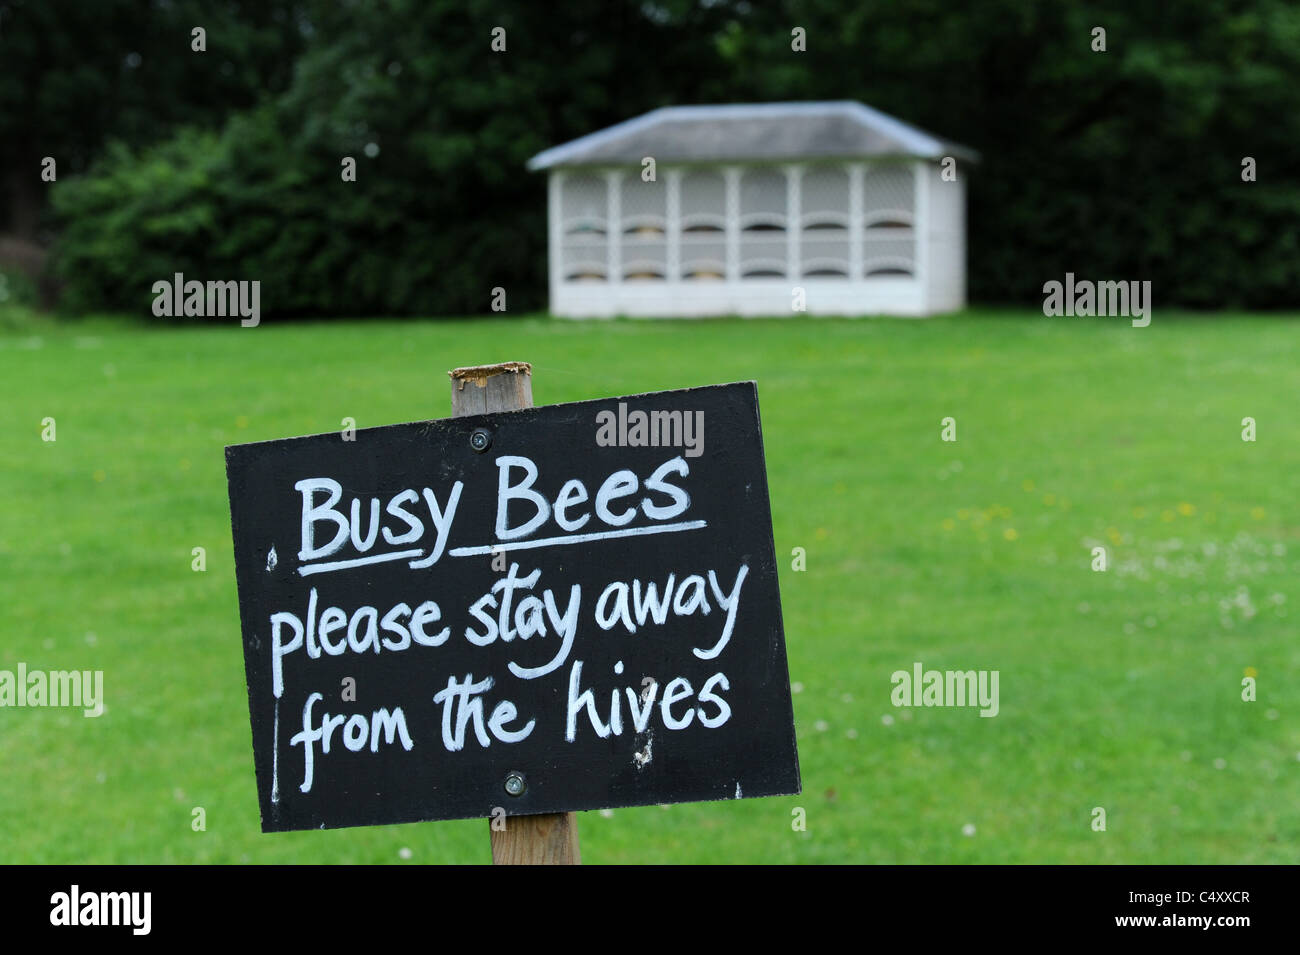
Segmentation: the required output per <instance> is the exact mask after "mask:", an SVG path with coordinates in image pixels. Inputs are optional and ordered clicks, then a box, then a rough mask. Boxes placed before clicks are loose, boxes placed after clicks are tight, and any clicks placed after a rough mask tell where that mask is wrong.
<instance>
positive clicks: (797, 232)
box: [785, 166, 804, 283]
mask: <svg viewBox="0 0 1300 955" xmlns="http://www.w3.org/2000/svg"><path fill="white" fill-rule="evenodd" d="M803 170H804V167H803V166H786V167H785V275H786V278H788V279H789V280H790V281H791V282H795V283H798V281H799V280H800V278H801V277H802V270H801V269H800V267H799V266H800V262H799V239H800V237H801V236H802V235H803Z"/></svg>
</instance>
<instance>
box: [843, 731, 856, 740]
mask: <svg viewBox="0 0 1300 955" xmlns="http://www.w3.org/2000/svg"><path fill="white" fill-rule="evenodd" d="M844 735H845V736H847V737H848V738H849V739H857V738H858V731H857V730H855V729H847V730H845V731H844Z"/></svg>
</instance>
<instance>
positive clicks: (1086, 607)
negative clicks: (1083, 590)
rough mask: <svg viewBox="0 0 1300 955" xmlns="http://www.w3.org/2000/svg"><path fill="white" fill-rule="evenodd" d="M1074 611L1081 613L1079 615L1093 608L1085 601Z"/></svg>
mask: <svg viewBox="0 0 1300 955" xmlns="http://www.w3.org/2000/svg"><path fill="white" fill-rule="evenodd" d="M1074 609H1075V610H1077V611H1079V613H1087V612H1088V611H1089V610H1091V609H1092V607H1091V606H1090V605H1089V603H1088V601H1086V600H1085V601H1083V602H1082V603H1081V604H1079V606H1077V607H1075V608H1074Z"/></svg>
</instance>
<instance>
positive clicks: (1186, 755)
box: [1178, 749, 1192, 763]
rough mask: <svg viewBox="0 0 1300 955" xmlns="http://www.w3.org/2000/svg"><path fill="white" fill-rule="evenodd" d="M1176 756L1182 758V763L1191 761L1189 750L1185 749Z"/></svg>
mask: <svg viewBox="0 0 1300 955" xmlns="http://www.w3.org/2000/svg"><path fill="white" fill-rule="evenodd" d="M1178 755H1179V756H1181V757H1182V758H1183V762H1184V763H1190V762H1191V761H1192V751H1191V750H1190V749H1185V750H1183V751H1182V752H1181V753H1179V754H1178Z"/></svg>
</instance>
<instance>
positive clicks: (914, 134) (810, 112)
mask: <svg viewBox="0 0 1300 955" xmlns="http://www.w3.org/2000/svg"><path fill="white" fill-rule="evenodd" d="M765 113H767V114H772V115H780V114H790V113H794V114H797V115H803V116H816V115H836V114H839V115H848V116H851V117H853V118H854V119H856V120H857V121H858V122H859V123H861V124H862V125H863V126H865V127H866V128H868V129H872V130H875V131H876V132H878V133H881V134H882V135H885V136H888V137H890V138H892V139H894V140H896V141H898V142H899V143H900V144H901V145H902V146H903V147H904V148H905V149H907V150H908V151H909V152H910V153H912V154H913V155H915V156H917V157H919V158H926V159H935V158H938V157H940V156H942V155H944V154H945V153H946V152H953V153H956V154H958V155H961V156H963V157H964V158H968V159H972V160H976V161H977V160H978V158H979V154H978V153H976V152H975V151H974V150H972V149H969V148H968V147H965V146H961V145H960V144H958V143H953V142H951V141H949V140H944V139H941V138H939V137H937V136H935V135H933V134H931V133H927V132H926V131H925V130H923V129H920V128H919V127H916V126H913V125H911V124H910V123H907V122H904V121H903V120H901V119H898V118H896V117H894V116H890V115H889V114H888V113H883V112H881V111H880V110H878V109H874V108H872V107H870V106H867V105H865V104H864V103H860V102H858V101H857V100H790V101H782V102H768V103H721V104H689V105H675V106H660V107H658V108H657V109H653V110H650V111H649V112H647V113H642V114H641V115H640V116H635V117H633V118H631V119H626V120H623V121H622V122H621V123H615V124H614V125H613V126H607V127H605V128H604V129H600V130H596V131H595V132H592V133H587V134H586V135H584V136H579V137H578V138H577V139H572V140H570V141H569V142H567V143H561V144H560V145H558V146H552V147H550V148H549V149H544V150H542V151H541V152H539V153H538V154H537V155H535V156H533V157H532V158H531V159H529V160H528V163H527V168H528V169H529V170H531V171H536V170H540V169H549V168H551V167H553V166H557V165H561V164H563V163H564V162H565V161H566V160H568V159H570V158H571V157H573V156H575V155H578V154H581V153H583V152H586V151H588V150H590V149H593V148H595V147H597V146H600V145H602V144H604V143H607V142H609V141H610V140H613V139H617V138H619V137H621V136H626V135H629V134H631V133H635V132H638V131H640V130H642V129H645V128H647V127H650V126H653V125H655V124H657V123H660V122H663V121H665V120H669V119H673V118H680V119H687V118H690V119H708V118H716V119H723V118H733V117H752V116H759V115H763V114H765Z"/></svg>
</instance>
